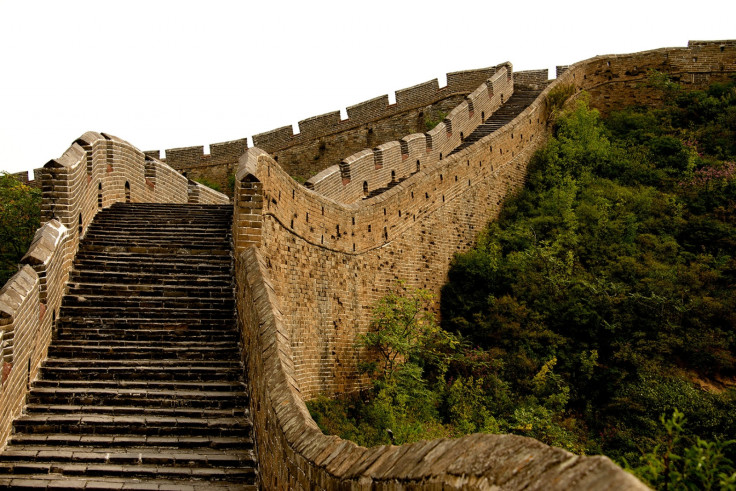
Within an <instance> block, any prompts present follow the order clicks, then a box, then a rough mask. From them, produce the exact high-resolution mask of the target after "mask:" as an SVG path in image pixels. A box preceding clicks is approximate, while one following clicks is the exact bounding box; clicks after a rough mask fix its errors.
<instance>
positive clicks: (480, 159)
mask: <svg viewBox="0 0 736 491" xmlns="http://www.w3.org/2000/svg"><path fill="white" fill-rule="evenodd" d="M650 69H656V70H661V71H666V72H668V73H670V74H671V75H672V76H673V77H674V78H678V79H679V80H680V81H681V82H682V83H684V84H686V85H689V86H693V87H696V86H702V85H704V84H706V83H707V82H709V81H713V80H719V79H725V78H726V77H727V76H728V75H729V74H731V73H734V72H736V42H734V41H723V42H691V43H690V45H689V46H688V47H687V48H669V49H667V48H666V49H661V50H653V51H648V52H643V53H635V54H631V55H615V56H601V57H596V58H592V59H590V60H586V61H583V62H580V63H577V64H575V65H572V66H570V67H568V68H567V69H566V71H564V73H562V74H561V75H560V77H559V78H558V80H557V81H555V82H553V83H552V84H551V85H550V86H549V87H547V89H545V91H544V92H542V94H541V95H540V97H539V98H538V99H537V100H536V101H535V102H534V103H533V104H532V105H531V106H530V107H529V108H527V109H526V110H525V111H524V112H523V113H521V114H520V115H519V116H518V117H517V118H515V119H514V120H513V121H512V122H510V123H509V124H507V125H506V126H504V127H503V128H501V129H500V130H498V131H496V132H495V133H493V134H491V135H489V136H487V137H485V138H483V139H482V140H480V141H479V142H477V143H476V144H474V145H472V146H470V147H468V148H467V149H465V150H463V151H461V152H458V153H457V154H454V155H452V156H451V157H449V158H445V159H443V160H439V155H438V156H437V157H438V158H437V159H434V160H428V161H427V162H426V165H422V166H421V170H420V171H419V172H416V173H414V174H413V175H411V177H409V178H407V179H406V180H405V181H403V182H401V183H400V184H398V185H397V186H395V187H393V188H391V189H390V190H389V191H386V192H384V193H382V194H380V195H378V196H375V197H374V198H371V199H367V200H359V201H354V202H350V201H351V199H352V198H349V197H348V198H345V197H341V195H340V193H339V192H336V193H333V192H331V191H328V194H330V195H331V196H333V197H330V196H324V195H321V194H318V193H315V192H313V191H311V190H309V189H305V188H303V187H301V186H299V185H298V184H296V183H295V182H294V181H293V180H291V179H290V178H289V177H288V175H287V174H286V173H285V172H284V171H283V170H282V169H281V167H280V166H279V165H278V164H277V163H276V161H275V160H274V159H273V158H272V157H271V156H269V155H268V154H267V153H266V152H265V151H263V150H260V149H257V148H255V149H250V150H248V152H246V154H245V155H244V156H243V157H242V158H241V160H240V164H239V168H238V173H237V179H236V193H235V215H234V217H235V219H234V238H235V243H236V253H237V268H238V272H237V274H238V278H237V280H238V287H239V293H238V308H239V313H240V319H241V322H242V329H243V332H244V339H245V340H246V344H247V346H248V350H247V353H248V355H247V356H248V360H247V361H248V365H249V369H250V370H251V371H252V385H251V390H252V404H253V406H252V407H253V412H254V415H255V416H256V434H257V439H258V442H259V447H258V451H259V458H260V459H261V469H262V475H263V478H264V482H265V483H266V484H267V485H268V486H273V487H274V488H276V487H279V486H285V484H284V483H289V485H301V486H303V487H309V486H317V487H326V488H327V487H335V486H346V485H351V486H354V487H356V488H366V489H367V488H369V487H371V486H374V487H375V488H376V489H389V488H390V489H397V488H402V487H411V486H415V485H417V486H418V485H422V484H429V483H432V484H433V485H437V486H441V485H448V486H455V485H459V484H461V485H465V486H468V487H476V488H483V487H487V486H491V485H497V486H502V487H504V488H507V487H508V488H510V489H514V488H521V487H524V486H530V487H531V488H545V489H553V488H555V486H557V485H560V487H561V488H562V487H564V488H569V487H579V488H585V489H609V488H610V489H617V488H628V489H637V488H642V486H641V485H640V484H639V483H637V482H636V481H635V480H633V478H631V476H629V475H627V474H625V473H623V471H621V470H619V469H617V468H615V466H613V465H612V464H611V463H610V461H608V460H607V459H605V458H602V457H600V458H594V460H597V461H600V462H605V464H601V467H596V466H593V467H595V468H594V469H593V468H590V469H589V472H590V473H589V474H586V477H585V479H590V480H589V481H585V480H583V481H578V480H576V479H577V478H576V477H575V476H576V475H577V476H578V477H579V474H576V472H577V471H575V470H574V469H575V468H574V466H571V467H569V468H566V464H559V463H556V462H558V461H555V460H554V458H551V460H550V461H549V462H548V463H549V466H550V467H549V469H556V470H559V472H560V476H571V481H569V482H566V481H564V477H560V478H559V479H553V480H551V481H548V480H547V478H546V477H545V476H544V475H543V473H541V472H535V471H533V470H531V469H532V467H533V465H534V464H536V463H539V462H540V460H538V459H541V461H544V459H545V458H547V457H536V456H533V455H532V454H533V450H532V449H533V448H534V446H535V445H538V444H533V443H531V442H526V441H521V440H517V443H518V446H516V447H515V448H514V450H513V451H510V452H508V453H504V452H503V451H501V450H499V452H500V453H499V454H498V459H493V458H489V459H488V460H482V459H476V457H477V456H478V455H481V454H482V452H483V451H484V450H483V449H490V448H493V449H499V448H503V444H502V443H500V441H499V440H498V438H499V437H495V436H474V437H468V438H469V440H465V444H457V445H459V446H461V449H456V451H457V452H459V453H455V454H453V453H451V454H450V455H452V458H450V457H448V458H446V459H440V461H435V460H433V459H434V456H435V455H436V454H433V453H432V451H431V450H430V451H428V453H423V449H424V450H426V449H427V448H445V447H444V446H443V445H442V444H441V443H438V442H431V443H427V444H426V445H427V446H426V447H420V446H402V447H379V448H377V449H371V450H366V449H361V448H360V447H355V446H354V445H353V444H351V443H349V442H344V441H341V440H339V439H336V438H335V437H323V436H321V435H319V434H318V431H317V430H316V429H315V427H314V422H313V421H311V418H309V416H308V414H307V413H306V409H305V407H304V405H303V401H305V400H309V399H310V398H312V397H314V396H316V395H317V394H319V393H325V394H328V395H329V394H335V393H339V392H342V391H350V390H355V389H357V388H359V387H360V386H361V382H362V381H361V380H360V379H359V377H358V375H357V371H356V370H355V368H356V363H357V361H358V357H359V356H360V354H359V353H358V352H357V351H356V349H355V347H354V340H355V336H356V334H358V333H361V332H365V330H366V329H367V326H368V319H369V315H370V309H371V306H372V305H374V303H375V301H376V300H377V299H378V298H380V297H381V296H383V295H384V294H385V293H386V291H387V288H388V287H389V285H390V284H391V283H392V282H393V281H394V280H395V279H403V280H405V281H406V282H407V283H408V284H409V285H411V286H414V287H424V288H428V289H430V290H432V291H434V292H438V291H439V288H440V287H441V285H442V284H444V282H445V281H446V275H447V269H448V266H449V262H450V259H451V258H452V255H453V254H454V253H455V252H460V251H464V250H466V249H467V248H469V247H471V246H472V244H473V243H474V240H475V236H476V234H477V232H478V231H479V230H480V228H481V227H482V226H484V225H485V224H486V223H487V221H488V220H492V219H493V218H495V217H496V216H497V213H498V211H499V206H500V204H501V202H502V200H503V198H504V197H505V196H507V195H508V194H509V193H510V192H513V191H514V190H515V189H518V188H519V187H520V186H521V185H522V184H523V181H524V176H525V172H526V166H527V164H528V162H529V158H530V156H531V155H532V153H533V152H534V150H535V149H536V148H538V146H539V145H541V144H542V143H544V141H545V139H546V137H547V135H548V131H549V130H548V124H547V120H548V117H549V114H550V108H549V106H548V102H547V97H548V94H549V93H550V91H551V90H555V87H556V86H560V85H563V84H571V85H572V86H573V87H574V89H575V90H574V92H575V94H579V93H580V92H581V91H582V90H586V91H588V92H589V93H591V94H592V96H593V104H594V105H595V106H596V107H600V108H601V109H602V110H604V111H607V110H610V109H612V108H615V107H620V106H622V105H625V104H630V103H632V102H633V103H656V102H658V97H659V96H660V94H659V93H658V92H657V91H656V90H654V89H649V88H643V89H642V84H643V83H644V82H645V81H646V79H647V77H648V71H649V70H650ZM535 77H536V75H535V74H530V75H529V76H528V77H527V80H526V83H532V82H533V81H534V80H535ZM408 143H409V142H408V141H407V144H408ZM399 145H401V144H399ZM399 155H400V154H399ZM360 158H366V159H369V154H368V153H366V152H362V153H360V154H358V155H356V158H355V159H354V161H358V160H359V159H360ZM374 166H375V160H374ZM368 168H370V166H368ZM350 177H351V180H352V175H351V176H350ZM341 184H342V183H341ZM335 189H339V188H335ZM334 196H337V198H338V199H335V197H334ZM473 438H475V439H477V440H473ZM470 442H472V444H471V443H470ZM517 443H515V444H514V445H517ZM433 445H434V447H433ZM475 445H478V447H477V450H478V451H477V452H475V451H474V450H475V448H476V447H475ZM483 455H485V454H483ZM519 455H529V458H528V459H526V460H524V463H522V464H519V461H518V460H517V457H518V456H519ZM408 456H411V459H414V460H401V459H402V458H404V457H407V458H409V457H408ZM455 459H459V462H460V463H456V460H455ZM466 459H468V460H466ZM468 462H472V465H471V468H472V471H470V470H469V469H468V468H464V467H463V464H464V463H468ZM576 462H581V463H583V462H585V465H593V464H592V460H589V458H579V460H576ZM581 465H582V464H581ZM542 467H544V466H542ZM509 468H513V469H515V470H520V471H524V470H525V469H529V470H530V472H529V473H528V474H525V473H524V472H522V474H523V475H525V476H526V477H524V478H520V480H519V481H514V480H513V479H510V478H509V477H508V475H506V474H504V472H505V470H507V469H509ZM565 469H566V470H565ZM466 471H467V472H466ZM455 472H457V473H460V475H461V476H462V477H459V476H458V474H455ZM568 472H569V474H568ZM459 479H467V480H465V481H461V480H459ZM440 483H442V484H440ZM560 483H564V486H563V485H561V484H560Z"/></svg>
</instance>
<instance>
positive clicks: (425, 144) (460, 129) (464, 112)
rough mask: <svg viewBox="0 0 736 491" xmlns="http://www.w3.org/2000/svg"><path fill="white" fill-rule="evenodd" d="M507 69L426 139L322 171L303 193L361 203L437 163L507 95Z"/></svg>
mask: <svg viewBox="0 0 736 491" xmlns="http://www.w3.org/2000/svg"><path fill="white" fill-rule="evenodd" d="M509 70H510V68H508V67H502V68H501V69H500V70H498V71H497V72H496V73H495V74H494V75H493V76H491V78H489V79H488V80H487V81H485V82H483V83H481V84H480V85H479V86H478V87H476V89H475V90H473V91H472V92H471V93H470V94H469V95H468V96H467V98H466V100H464V101H462V102H461V103H460V104H458V105H457V106H456V107H455V108H453V109H452V110H451V111H450V112H449V113H448V114H447V116H446V118H445V120H444V121H443V122H442V123H440V124H438V125H437V126H436V127H435V128H434V129H432V130H431V131H429V132H427V133H414V134H410V135H407V136H405V137H403V138H401V140H398V141H392V142H388V143H384V144H383V145H379V146H377V147H376V148H374V149H373V150H370V149H363V150H361V151H360V152H357V153H355V154H353V155H350V156H348V157H346V158H345V159H343V160H342V162H340V164H339V165H335V166H332V167H329V168H328V169H325V170H324V171H322V172H320V173H319V174H317V175H316V176H315V177H313V178H311V179H309V180H308V181H307V182H306V186H307V187H308V188H309V189H313V190H314V191H316V192H318V193H320V194H322V195H324V196H327V197H330V198H333V199H335V200H337V201H340V202H343V203H351V202H353V201H357V200H360V199H363V198H364V197H365V196H366V195H367V194H368V193H370V192H371V191H374V190H376V189H382V188H386V187H388V186H390V185H391V184H395V183H396V182H399V181H401V180H403V179H405V178H407V177H409V176H410V175H412V174H415V173H416V172H418V171H421V169H422V167H423V166H426V165H430V164H432V163H434V162H437V161H439V160H440V159H442V158H443V156H446V155H447V154H449V153H450V152H451V151H452V150H453V149H454V148H455V147H457V146H458V145H459V144H460V142H461V141H462V139H463V138H464V137H465V136H467V135H470V133H472V132H473V130H475V128H477V127H478V125H479V124H481V123H482V122H483V121H484V119H485V118H487V117H489V116H490V115H491V114H492V113H493V112H494V111H496V110H497V109H498V108H499V107H500V106H501V104H502V101H503V100H508V98H509V97H511V95H512V94H513V90H514V84H513V82H512V81H511V77H509V73H510V72H509Z"/></svg>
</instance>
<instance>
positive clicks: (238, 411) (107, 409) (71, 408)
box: [24, 404, 250, 418]
mask: <svg viewBox="0 0 736 491" xmlns="http://www.w3.org/2000/svg"><path fill="white" fill-rule="evenodd" d="M24 411H25V413H26V414H70V413H95V414H110V415H113V416H130V415H139V416H168V417H178V416H185V417H189V418H229V417H235V416H237V417H246V418H250V411H249V410H248V408H230V409H207V408H188V407H147V408H140V407H135V406H86V405H81V404H76V405H75V404H29V405H27V406H26V407H25V409H24Z"/></svg>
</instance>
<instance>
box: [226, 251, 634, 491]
mask: <svg viewBox="0 0 736 491" xmlns="http://www.w3.org/2000/svg"><path fill="white" fill-rule="evenodd" d="M267 263H268V260H267V259H265V258H264V257H263V256H261V254H260V252H259V251H258V250H257V248H255V247H249V248H246V249H245V250H244V251H242V252H241V253H240V254H238V255H237V258H236V281H237V284H238V296H237V308H238V318H239V319H240V321H241V327H243V337H244V341H245V345H246V346H247V347H248V348H249V349H247V350H244V352H243V354H244V362H245V365H246V366H247V367H248V376H249V379H250V381H251V383H250V391H251V407H252V408H253V409H254V411H253V419H254V426H255V428H256V437H257V442H258V444H257V446H256V447H257V451H258V458H259V474H260V477H261V480H262V486H263V488H264V489H295V490H306V489H355V490H398V489H419V488H421V489H477V490H481V489H508V490H515V489H526V490H530V489H539V490H541V489H544V490H568V489H630V490H645V489H648V488H647V487H646V486H644V485H643V484H641V483H640V482H638V481H637V480H636V478H635V477H634V476H632V475H631V474H629V473H627V472H624V471H623V470H621V468H619V467H618V466H616V465H615V464H614V463H613V462H611V460H610V459H608V458H607V457H603V456H594V457H579V456H576V455H572V454H571V453H569V452H567V451H565V450H561V449H559V448H554V447H549V446H547V445H544V444H542V443H540V442H538V441H537V440H533V439H531V438H525V437H520V436H515V435H483V434H475V435H471V436H466V437H463V438H458V439H444V438H443V439H439V440H431V441H423V442H418V443H414V444H411V445H402V446H392V445H383V446H379V447H373V448H365V447H361V446H358V445H356V444H354V443H352V442H350V441H346V440H341V439H340V438H338V437H336V436H327V435H323V434H322V432H321V431H320V430H319V428H318V427H317V425H316V424H315V422H314V421H313V420H312V418H311V417H310V415H309V411H308V410H307V408H306V406H305V404H304V400H303V397H302V394H301V393H300V386H299V383H298V381H297V377H296V374H295V373H294V365H293V362H292V359H293V356H292V353H293V350H292V343H291V340H290V336H291V332H290V329H288V328H287V327H286V326H285V325H284V323H283V313H284V312H285V310H284V309H283V308H282V306H281V305H280V301H279V296H278V294H277V293H276V289H275V288H274V286H275V282H272V281H271V279H270V278H269V267H268V266H267Z"/></svg>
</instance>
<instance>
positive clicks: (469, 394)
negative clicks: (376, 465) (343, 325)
mask: <svg viewBox="0 0 736 491" xmlns="http://www.w3.org/2000/svg"><path fill="white" fill-rule="evenodd" d="M651 83H652V84H654V85H655V86H656V87H657V88H658V89H659V90H661V91H662V93H663V98H664V100H665V104H664V106H663V107H661V108H656V109H653V108H640V107H632V108H628V109H625V110H622V111H619V112H615V113H612V114H611V115H610V116H609V117H607V118H606V119H601V118H600V116H599V114H598V112H597V111H594V110H590V109H589V108H588V106H587V104H586V101H585V98H582V99H578V100H577V101H576V102H574V103H568V104H567V106H566V109H565V110H564V111H561V112H560V113H559V114H557V116H556V118H555V124H554V137H553V138H551V140H550V141H549V143H548V144H547V146H546V147H545V148H544V149H543V150H542V151H540V152H538V154H537V155H536V156H535V157H534V159H533V161H532V163H531V166H530V169H529V176H528V182H527V185H526V187H525V188H524V190H523V191H521V192H520V193H519V194H518V195H516V196H514V197H513V198H511V199H509V200H507V201H506V203H505V204H504V209H503V212H502V215H501V217H500V218H499V219H498V220H497V221H495V222H493V223H491V224H490V225H489V226H488V228H487V229H486V230H485V231H484V232H483V233H482V234H481V236H480V238H479V240H478V245H477V247H476V248H475V249H473V250H471V251H469V252H467V253H465V254H461V255H458V256H457V257H456V258H455V259H454V261H453V264H452V268H451V271H450V281H449V283H448V284H447V285H446V286H445V288H444V289H443V291H442V305H441V306H440V310H441V314H442V315H441V317H442V326H441V328H440V327H437V326H436V325H435V324H434V323H433V322H432V319H431V317H429V318H427V317H426V315H425V314H424V313H423V312H425V310H424V308H425V307H426V306H427V305H426V304H427V302H428V301H430V299H428V298H427V296H426V294H425V293H423V292H421V291H420V292H413V291H404V292H395V293H392V294H391V295H389V296H388V297H387V298H386V299H384V301H383V302H382V303H381V304H380V305H379V306H378V307H377V309H376V311H375V314H374V327H375V328H376V329H377V332H381V331H383V332H385V333H387V335H386V336H384V337H383V339H379V338H378V335H376V334H372V335H370V336H365V337H363V338H361V340H360V342H361V343H362V344H363V345H365V346H367V347H369V348H371V349H373V351H374V352H375V353H378V354H379V355H377V357H376V358H375V360H377V361H376V362H374V363H373V364H372V365H370V364H368V365H367V366H366V369H367V370H368V371H369V372H371V373H372V374H373V380H374V388H373V390H370V391H366V392H365V393H363V394H360V395H352V396H347V397H346V398H344V399H341V400H337V401H331V400H327V399H324V398H322V399H319V400H317V401H315V402H314V403H312V404H311V405H310V408H311V409H312V411H313V414H314V416H315V419H316V420H317V422H318V423H319V424H320V425H321V426H322V427H323V429H324V430H325V431H329V432H332V433H335V434H339V435H341V436H343V437H346V438H350V439H353V440H355V441H357V442H358V443H361V444H364V445H372V444H379V443H388V442H389V441H390V440H391V438H392V437H391V435H389V434H388V432H387V430H388V429H390V430H391V432H392V434H393V439H394V441H395V442H396V443H403V442H408V441H413V440H417V439H422V438H432V437H435V436H439V435H458V434H463V433H469V432H476V431H482V432H493V433H496V432H510V433H516V434H521V435H526V436H531V437H534V438H537V439H539V440H541V441H543V442H545V443H548V444H551V445H556V446H560V447H563V448H566V449H569V450H571V451H574V452H577V453H587V454H590V453H604V454H607V455H609V456H610V457H612V458H614V459H615V460H617V461H618V462H619V463H621V464H623V465H628V464H630V465H631V466H632V467H634V468H636V472H637V474H638V475H639V476H640V477H641V478H642V479H645V480H647V481H648V482H649V483H651V484H652V485H654V486H657V487H664V488H667V487H669V488H670V489H672V488H673V487H675V488H677V487H678V486H685V485H686V484H684V483H689V484H687V485H692V486H694V487H696V488H706V487H710V486H713V487H716V488H717V487H718V486H721V487H724V488H729V487H730V486H734V485H736V484H735V483H736V474H734V471H735V470H736V469H734V467H733V463H732V462H733V461H734V458H735V457H736V455H735V450H736V449H735V448H734V447H736V445H731V443H730V440H732V439H736V411H735V409H736V390H735V388H736V382H735V381H736V378H735V376H736V164H734V161H736V89H735V87H736V85H735V84H734V83H723V84H714V85H712V86H711V87H710V88H709V89H708V90H706V91H695V92H686V91H683V90H682V89H681V88H680V87H679V86H678V85H676V84H674V83H671V82H670V81H668V80H667V79H666V78H664V77H662V76H660V75H656V74H655V75H654V76H653V77H652V79H651ZM398 289H399V290H401V289H402V287H401V286H398ZM402 299H403V300H402ZM402 302H403V303H402ZM412 319H414V321H413V320H412ZM390 326H394V327H393V328H390V329H389V328H388V327H390ZM396 326H398V328H397V327H396ZM401 326H414V327H412V328H407V327H404V328H402V327H401ZM387 353H388V355H389V356H388V357H387V356H386V354H387ZM393 354H396V355H397V356H395V357H393V358H391V356H393ZM389 361H391V363H389ZM683 414H684V415H683ZM685 420H686V421H687V422H686V423H685ZM697 462H700V463H699V464H697V465H696V464H695V463H697Z"/></svg>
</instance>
